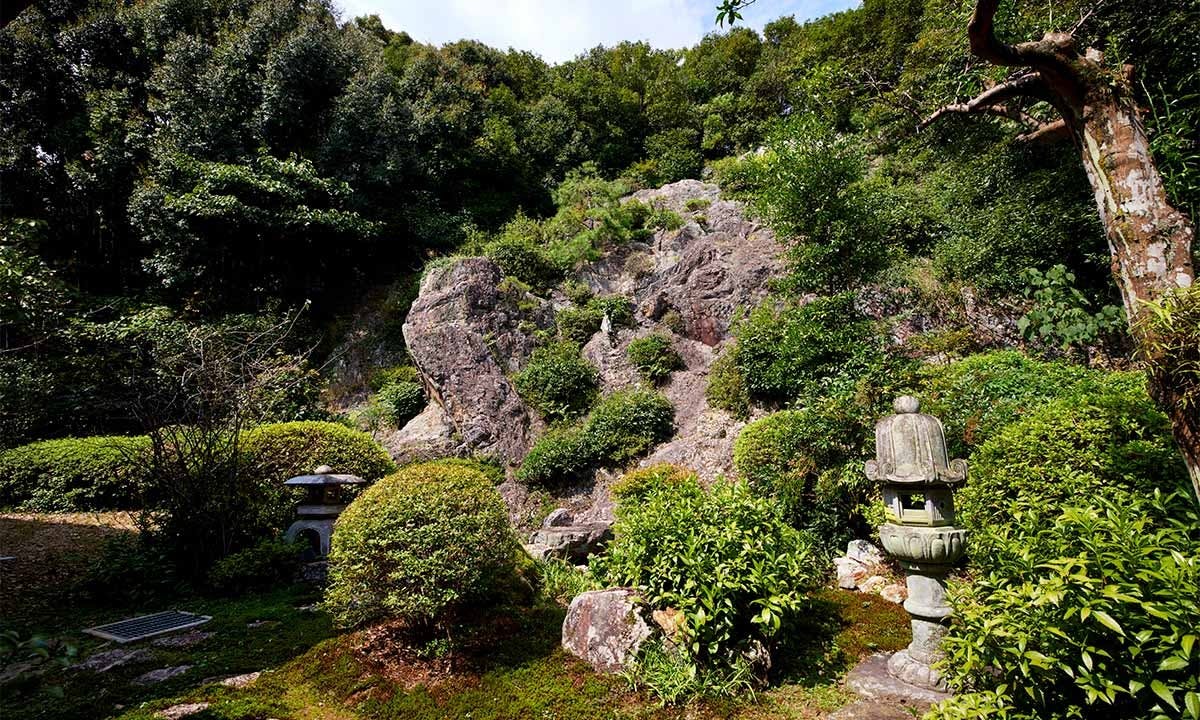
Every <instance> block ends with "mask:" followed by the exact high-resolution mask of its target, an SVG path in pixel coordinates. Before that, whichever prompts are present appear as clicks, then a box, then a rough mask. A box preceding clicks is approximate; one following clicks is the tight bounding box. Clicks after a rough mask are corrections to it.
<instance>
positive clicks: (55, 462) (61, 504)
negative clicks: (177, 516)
mask: <svg viewBox="0 0 1200 720" xmlns="http://www.w3.org/2000/svg"><path fill="white" fill-rule="evenodd" d="M149 451H150V442H149V440H148V439H147V438H145V437H116V436H110V437H86V438H63V439H61V440H46V441H42V442H36V443H31V444H29V445H22V446H20V447H15V448H11V449H9V450H4V451H0V506H10V507H17V506H20V507H22V508H24V509H28V510H34V511H38V512H71V511H78V510H130V509H134V508H137V507H139V506H140V504H141V501H142V500H143V494H144V492H145V490H146V487H145V486H146V479H147V478H146V473H147V467H146V460H147V457H148V454H149Z"/></svg>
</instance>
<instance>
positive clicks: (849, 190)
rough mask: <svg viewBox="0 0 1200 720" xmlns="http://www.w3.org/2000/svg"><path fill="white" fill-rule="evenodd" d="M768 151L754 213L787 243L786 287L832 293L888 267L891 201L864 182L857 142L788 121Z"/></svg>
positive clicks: (809, 123) (809, 121) (815, 124)
mask: <svg viewBox="0 0 1200 720" xmlns="http://www.w3.org/2000/svg"><path fill="white" fill-rule="evenodd" d="M770 148H771V154H769V155H768V156H767V157H765V158H764V159H763V161H762V163H763V168H762V177H761V179H760V182H761V186H760V190H759V192H758V193H757V195H756V203H755V207H756V208H757V210H758V211H759V212H760V213H762V215H763V216H764V217H765V218H766V219H767V221H768V222H769V223H770V224H771V226H772V228H773V229H774V230H775V232H776V233H778V234H779V236H780V237H783V238H787V239H788V240H789V242H790V246H789V257H790V261H791V270H792V273H791V277H790V278H789V283H790V284H792V285H793V286H794V287H795V288H796V289H798V290H802V291H815V290H831V289H834V288H837V287H844V286H845V285H846V284H847V283H855V282H858V281H861V280H867V279H870V278H871V276H872V275H873V274H874V273H876V272H877V271H879V270H881V269H882V268H884V267H887V265H888V264H889V263H890V260H891V255H892V253H893V244H894V243H893V239H892V237H891V233H892V228H891V227H890V226H889V224H888V220H887V216H886V215H885V213H884V207H885V206H886V205H887V203H888V198H887V195H886V193H885V192H884V191H883V189H882V188H881V186H880V185H878V184H877V183H871V182H868V181H867V158H866V155H865V153H864V152H863V148H862V144H861V142H860V141H859V140H858V139H857V138H853V137H850V136H847V135H845V134H843V133H839V132H837V131H835V130H834V129H832V128H831V127H828V126H826V125H824V124H823V123H822V122H821V121H820V120H818V119H817V118H815V117H812V116H807V117H805V116H801V117H797V118H794V119H790V120H788V121H787V123H786V124H785V125H784V127H783V129H782V130H781V131H780V132H779V133H778V134H777V135H776V136H775V137H774V138H773V139H772V141H771V144H770Z"/></svg>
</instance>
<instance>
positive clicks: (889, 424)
mask: <svg viewBox="0 0 1200 720" xmlns="http://www.w3.org/2000/svg"><path fill="white" fill-rule="evenodd" d="M893 408H894V409H895V411H896V414H895V415H891V416H889V417H886V418H884V419H883V420H881V421H880V422H879V424H878V425H876V426H875V460H869V461H867V464H866V471H867V477H868V478H870V479H871V480H875V481H877V482H880V483H882V484H883V502H884V504H885V505H886V506H887V519H888V522H887V523H885V524H884V525H883V526H882V527H880V528H879V537H880V540H881V541H882V542H883V548H884V550H886V551H887V552H888V553H889V554H890V555H892V556H893V557H895V558H896V559H897V560H898V561H899V562H900V564H901V566H903V567H904V569H905V571H906V573H907V575H908V600H907V601H905V603H904V609H905V610H907V611H908V613H909V615H911V616H912V634H913V639H912V643H910V644H909V646H908V648H906V649H904V650H901V651H900V652H898V653H896V654H895V655H893V656H892V657H891V659H890V660H888V672H889V673H890V674H891V675H892V676H893V677H895V678H897V679H899V680H902V681H904V682H906V683H909V684H910V685H916V686H917V687H921V688H925V689H928V690H935V691H938V692H945V691H946V690H947V686H946V681H945V679H944V678H942V677H941V675H940V674H939V673H938V672H937V671H936V670H934V669H933V667H932V664H933V663H934V662H935V661H936V660H938V659H939V658H940V657H941V650H940V649H939V645H940V644H941V641H942V637H943V636H945V634H946V626H947V622H948V618H949V617H950V607H949V606H948V605H947V604H946V574H947V573H948V572H949V571H950V568H951V567H952V566H953V565H954V563H955V562H957V561H958V560H959V559H960V558H962V556H963V554H964V553H965V551H966V541H967V531H966V530H965V529H964V528H959V527H955V526H954V494H953V489H954V487H955V486H956V485H959V484H961V483H962V482H964V481H965V480H966V479H967V463H966V461H965V460H947V455H946V436H945V431H944V430H943V429H942V423H941V421H940V420H938V419H937V418H935V417H933V416H932V415H925V414H923V413H921V412H919V410H920V403H919V402H918V401H917V399H916V398H915V397H911V396H907V395H906V396H903V397H899V398H896V401H895V403H893Z"/></svg>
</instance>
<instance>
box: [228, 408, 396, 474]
mask: <svg viewBox="0 0 1200 720" xmlns="http://www.w3.org/2000/svg"><path fill="white" fill-rule="evenodd" d="M242 449H243V451H244V452H245V455H246V462H247V464H248V465H249V466H250V467H251V468H253V469H254V471H255V472H256V473H257V474H258V475H259V476H260V477H261V478H262V479H265V480H270V481H279V482H282V481H284V480H286V479H287V478H289V477H292V476H294V475H301V474H304V473H310V472H312V471H313V470H314V469H316V468H317V467H319V466H321V465H328V466H329V467H331V468H333V471H334V472H337V473H346V474H350V475H358V476H359V477H361V478H363V479H364V480H378V479H379V478H381V477H383V476H384V475H387V474H388V473H390V472H393V471H395V469H396V464H395V463H394V462H392V458H391V456H390V455H388V453H387V451H386V450H384V449H383V447H382V446H380V445H379V443H377V442H375V440H374V438H372V437H371V436H370V435H368V434H367V433H364V432H361V431H359V430H354V429H352V428H348V427H346V426H345V425H339V424H337V423H330V422H310V421H302V422H290V423H274V424H270V425H259V426H258V427H256V428H253V429H251V430H249V431H247V432H246V433H245V434H244V435H243V437H242Z"/></svg>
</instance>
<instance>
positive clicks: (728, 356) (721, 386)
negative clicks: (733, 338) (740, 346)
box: [704, 345, 750, 420]
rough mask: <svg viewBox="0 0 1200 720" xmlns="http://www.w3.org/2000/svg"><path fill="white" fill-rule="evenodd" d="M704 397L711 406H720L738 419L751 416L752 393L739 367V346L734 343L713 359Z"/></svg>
mask: <svg viewBox="0 0 1200 720" xmlns="http://www.w3.org/2000/svg"><path fill="white" fill-rule="evenodd" d="M704 399H705V400H707V401H708V404H709V407H715V408H719V409H721V410H724V411H725V412H727V413H729V414H730V415H732V416H734V417H735V418H737V419H738V420H745V419H747V418H749V417H750V393H749V392H748V391H747V390H746V382H745V380H743V378H742V370H741V368H739V367H738V356H737V346H736V345H734V346H733V347H730V348H729V349H727V350H725V352H723V353H721V356H720V357H718V358H717V359H716V360H714V361H713V364H712V366H711V367H710V368H709V370H708V386H707V387H705V389H704Z"/></svg>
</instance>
